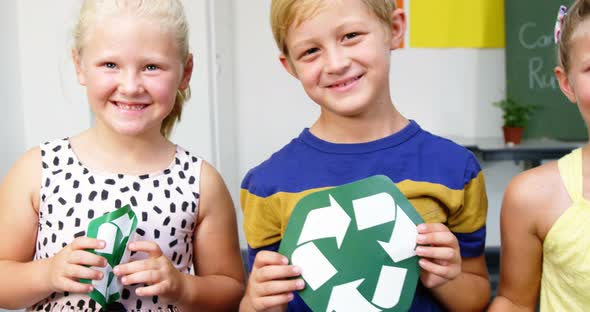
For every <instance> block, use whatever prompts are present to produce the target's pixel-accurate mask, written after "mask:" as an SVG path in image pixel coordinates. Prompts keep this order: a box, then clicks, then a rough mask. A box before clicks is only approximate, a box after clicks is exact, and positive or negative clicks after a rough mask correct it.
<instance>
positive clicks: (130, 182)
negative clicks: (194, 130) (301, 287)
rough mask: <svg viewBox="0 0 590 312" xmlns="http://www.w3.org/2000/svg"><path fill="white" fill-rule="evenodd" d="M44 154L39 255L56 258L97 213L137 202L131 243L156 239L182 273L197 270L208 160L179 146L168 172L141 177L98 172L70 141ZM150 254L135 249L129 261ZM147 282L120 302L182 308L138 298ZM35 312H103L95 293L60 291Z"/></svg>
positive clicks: (46, 147)
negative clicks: (202, 185)
mask: <svg viewBox="0 0 590 312" xmlns="http://www.w3.org/2000/svg"><path fill="white" fill-rule="evenodd" d="M41 158H42V161H43V164H42V165H43V170H42V172H43V178H42V182H41V183H42V185H41V193H40V195H41V203H40V208H39V229H38V235H37V244H36V252H35V260H38V259H44V258H48V257H51V256H53V255H54V254H56V253H57V252H59V251H60V250H61V249H62V248H63V247H64V246H66V245H68V244H69V243H71V242H72V241H73V240H74V239H75V238H76V237H79V236H85V235H86V230H87V229H88V224H89V222H90V221H92V220H93V219H94V218H96V217H99V216H102V215H103V214H106V213H109V212H112V211H113V210H116V209H117V208H121V207H123V206H125V205H127V204H129V205H130V206H131V208H132V209H133V211H134V212H135V214H136V216H137V219H138V224H137V229H136V232H135V234H134V236H132V237H131V240H130V241H134V240H151V241H155V242H157V243H158V244H159V245H160V248H161V249H162V251H163V252H164V254H165V255H166V256H167V257H168V258H169V259H170V260H171V262H172V263H173V264H174V266H175V267H176V268H177V269H178V270H179V271H180V272H184V273H193V272H194V270H193V268H192V263H193V256H192V255H193V232H194V229H195V226H196V222H197V209H198V205H199V178H200V171H201V164H202V160H201V159H200V158H198V157H195V156H193V155H192V154H190V153H189V152H187V151H185V150H184V149H183V148H181V147H177V149H176V157H175V159H174V161H173V162H172V163H171V164H170V166H168V168H166V169H165V170H163V171H160V172H156V173H149V174H145V175H139V176H133V175H124V174H109V173H102V172H95V171H93V170H92V169H90V168H86V167H85V166H84V165H83V164H82V163H81V162H80V161H79V160H78V159H77V157H76V155H75V154H74V152H73V150H72V148H71V146H70V144H69V140H68V139H62V140H56V141H52V142H48V143H45V144H42V145H41ZM146 257H147V255H145V254H144V253H131V255H130V260H129V261H134V260H139V259H145V258H146ZM140 286H143V285H135V286H128V287H125V288H124V289H123V291H122V299H121V300H120V302H121V303H122V304H123V306H125V308H126V309H127V311H171V310H177V309H176V307H174V306H172V305H168V304H167V303H165V302H160V301H159V298H158V297H149V298H147V297H143V298H141V297H137V296H136V295H135V289H136V288H137V287H140ZM28 310H30V311H98V310H100V305H99V304H97V303H96V302H95V301H94V300H92V299H91V298H90V297H89V296H87V295H83V294H72V293H54V294H52V295H51V296H50V297H49V298H46V299H45V300H43V301H41V302H39V303H37V304H35V305H34V306H32V307H30V308H29V309H28Z"/></svg>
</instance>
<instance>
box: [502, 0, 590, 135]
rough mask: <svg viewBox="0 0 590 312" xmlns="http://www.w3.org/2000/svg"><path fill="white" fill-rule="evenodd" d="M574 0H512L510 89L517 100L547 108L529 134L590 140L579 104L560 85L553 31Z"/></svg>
mask: <svg viewBox="0 0 590 312" xmlns="http://www.w3.org/2000/svg"><path fill="white" fill-rule="evenodd" d="M570 3H571V0H568V1H564V0H506V6H505V7H506V81H507V83H506V92H507V96H508V97H510V98H512V99H514V100H516V101H517V102H522V103H530V104H537V105H539V106H541V109H540V110H538V111H537V112H536V113H535V116H534V117H533V119H532V120H531V122H530V123H529V125H528V127H527V128H526V130H525V137H529V138H534V137H548V138H554V139H560V140H576V141H578V140H586V139H587V138H588V132H587V131H586V126H585V125H584V121H583V120H582V117H581V116H580V113H579V111H578V107H577V106H576V105H574V104H572V103H570V102H569V101H568V100H567V98H566V97H565V96H564V95H563V94H562V93H561V91H560V90H559V84H558V83H557V79H556V78H555V74H554V73H553V70H554V68H555V65H556V64H557V57H556V46H555V44H554V41H553V30H554V27H555V19H556V17H557V11H558V9H559V6H560V5H561V4H565V5H569V4H570Z"/></svg>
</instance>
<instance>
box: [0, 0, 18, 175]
mask: <svg viewBox="0 0 590 312" xmlns="http://www.w3.org/2000/svg"><path fill="white" fill-rule="evenodd" d="M15 12H16V2H15V1H2V2H0V29H3V30H5V31H0V42H2V49H0V68H2V71H3V72H4V73H6V74H2V75H0V94H1V95H2V103H1V104H0V107H1V108H2V121H1V122H0V142H3V143H2V147H1V148H0V176H4V175H5V174H6V172H7V171H8V169H9V168H10V166H11V164H12V163H13V162H14V161H15V160H16V159H17V158H18V155H20V153H22V151H23V149H24V144H23V138H24V128H23V126H22V123H23V113H22V106H21V97H20V90H21V85H20V73H19V71H18V59H19V49H18V33H17V29H18V28H17V27H18V20H17V16H16V15H15V14H14V13H15ZM6 30H10V31H6Z"/></svg>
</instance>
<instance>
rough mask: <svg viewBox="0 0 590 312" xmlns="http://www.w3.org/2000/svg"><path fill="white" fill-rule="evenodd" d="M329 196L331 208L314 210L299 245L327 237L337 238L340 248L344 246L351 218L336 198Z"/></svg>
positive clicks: (307, 221)
mask: <svg viewBox="0 0 590 312" xmlns="http://www.w3.org/2000/svg"><path fill="white" fill-rule="evenodd" d="M329 196H330V206H329V207H324V208H318V209H315V210H312V211H311V212H310V213H309V214H308V215H307V217H306V218H305V223H304V224H303V230H302V231H301V235H300V236H299V241H298V242H297V245H300V244H302V243H305V242H309V241H312V240H316V239H320V238H327V237H335V238H336V244H337V245H338V248H340V246H341V245H342V241H343V240H344V236H345V235H346V231H347V230H348V225H349V224H350V217H349V216H348V214H347V213H346V212H345V211H344V209H342V207H340V204H338V202H337V201H336V200H335V199H334V197H332V195H329Z"/></svg>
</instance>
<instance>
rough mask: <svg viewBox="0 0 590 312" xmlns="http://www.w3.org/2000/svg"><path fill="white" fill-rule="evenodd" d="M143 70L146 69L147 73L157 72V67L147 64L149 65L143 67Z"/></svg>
mask: <svg viewBox="0 0 590 312" xmlns="http://www.w3.org/2000/svg"><path fill="white" fill-rule="evenodd" d="M145 69H146V70H147V71H154V70H157V69H158V65H154V64H149V65H147V66H146V67H145Z"/></svg>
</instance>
